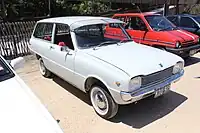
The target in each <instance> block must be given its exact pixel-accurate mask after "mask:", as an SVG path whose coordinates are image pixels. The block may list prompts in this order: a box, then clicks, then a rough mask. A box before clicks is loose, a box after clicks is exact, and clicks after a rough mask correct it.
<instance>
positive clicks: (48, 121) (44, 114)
mask: <svg viewBox="0 0 200 133" xmlns="http://www.w3.org/2000/svg"><path fill="white" fill-rule="evenodd" d="M0 61H2V62H4V63H5V64H6V66H7V67H8V69H10V71H12V72H13V74H14V76H13V77H12V78H9V79H6V80H3V81H0V106H1V111H0V118H1V119H0V125H1V127H0V132H2V133H63V131H62V130H61V128H60V127H59V126H58V124H57V122H56V120H55V119H54V118H53V117H52V116H51V114H50V113H49V112H48V111H47V109H46V108H45V107H44V106H43V105H42V103H41V102H40V101H39V99H38V98H37V97H36V96H35V95H34V93H33V92H32V91H31V89H30V88H29V87H28V86H27V85H26V84H25V83H24V82H23V81H22V79H20V77H19V76H18V75H17V74H16V72H15V71H14V70H13V68H12V67H11V66H10V65H9V64H8V63H7V62H6V61H5V60H4V59H3V58H2V57H1V56H0ZM17 63H18V61H17V60H15V61H14V62H13V61H11V63H10V64H11V65H16V67H15V68H17V67H19V65H20V64H17Z"/></svg>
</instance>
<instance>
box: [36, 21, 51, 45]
mask: <svg viewBox="0 0 200 133" xmlns="http://www.w3.org/2000/svg"><path fill="white" fill-rule="evenodd" d="M52 31H53V24H51V23H38V24H37V26H36V29H35V32H34V34H33V36H34V37H36V38H40V39H44V40H47V41H51V40H52Z"/></svg>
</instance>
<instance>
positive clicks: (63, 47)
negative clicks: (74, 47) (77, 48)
mask: <svg viewBox="0 0 200 133" xmlns="http://www.w3.org/2000/svg"><path fill="white" fill-rule="evenodd" d="M60 50H61V51H63V52H69V48H68V47H67V46H61V48H60Z"/></svg>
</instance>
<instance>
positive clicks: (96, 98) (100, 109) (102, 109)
mask: <svg viewBox="0 0 200 133" xmlns="http://www.w3.org/2000/svg"><path fill="white" fill-rule="evenodd" d="M90 99H91V102H92V105H93V107H94V109H95V110H96V112H97V113H98V114H100V115H106V114H107V113H108V110H109V105H108V99H107V97H106V95H105V93H104V92H103V91H102V90H101V89H100V88H99V87H94V88H92V90H91V92H90Z"/></svg>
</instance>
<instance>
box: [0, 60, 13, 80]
mask: <svg viewBox="0 0 200 133" xmlns="http://www.w3.org/2000/svg"><path fill="white" fill-rule="evenodd" d="M13 76H14V73H13V72H12V71H11V70H10V69H9V68H8V66H7V65H6V63H5V62H4V61H3V60H2V59H1V57H0V82H1V81H4V80H6V79H9V78H12V77H13Z"/></svg>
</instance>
